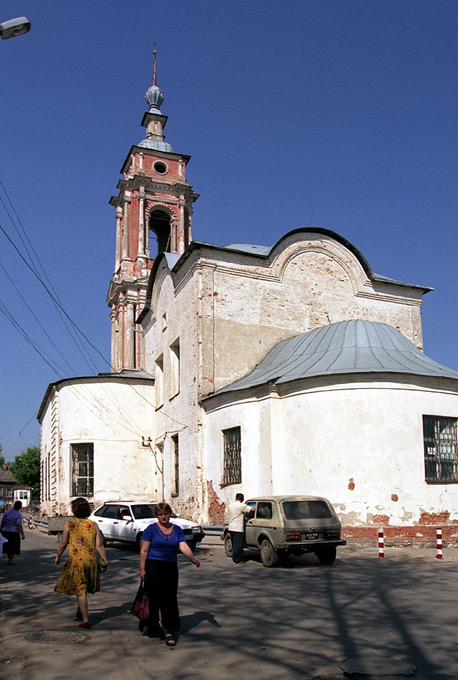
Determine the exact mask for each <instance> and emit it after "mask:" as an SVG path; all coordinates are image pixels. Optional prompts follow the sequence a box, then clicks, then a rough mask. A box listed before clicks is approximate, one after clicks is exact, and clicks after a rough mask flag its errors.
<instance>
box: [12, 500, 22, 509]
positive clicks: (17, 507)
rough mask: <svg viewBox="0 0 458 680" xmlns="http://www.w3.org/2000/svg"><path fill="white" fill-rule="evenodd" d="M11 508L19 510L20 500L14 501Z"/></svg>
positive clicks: (20, 506)
mask: <svg viewBox="0 0 458 680" xmlns="http://www.w3.org/2000/svg"><path fill="white" fill-rule="evenodd" d="M13 508H14V509H15V510H20V509H21V508H22V503H21V501H15V503H14V505H13Z"/></svg>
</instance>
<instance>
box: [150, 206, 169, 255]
mask: <svg viewBox="0 0 458 680" xmlns="http://www.w3.org/2000/svg"><path fill="white" fill-rule="evenodd" d="M148 226H149V232H150V235H149V247H150V253H151V256H152V257H153V253H154V252H155V253H156V255H158V254H159V253H162V252H166V253H170V252H171V229H170V215H168V214H167V213H166V212H165V211H163V210H154V211H153V212H152V213H151V215H150V218H149V225H148Z"/></svg>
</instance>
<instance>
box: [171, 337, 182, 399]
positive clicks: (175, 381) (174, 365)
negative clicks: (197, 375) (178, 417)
mask: <svg viewBox="0 0 458 680" xmlns="http://www.w3.org/2000/svg"><path fill="white" fill-rule="evenodd" d="M179 391H180V340H175V342H174V343H173V345H170V398H172V397H174V396H175V395H177V394H178V392H179Z"/></svg>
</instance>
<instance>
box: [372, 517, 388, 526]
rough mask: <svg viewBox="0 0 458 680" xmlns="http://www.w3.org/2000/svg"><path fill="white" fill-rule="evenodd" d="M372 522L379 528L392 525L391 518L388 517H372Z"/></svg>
mask: <svg viewBox="0 0 458 680" xmlns="http://www.w3.org/2000/svg"><path fill="white" fill-rule="evenodd" d="M371 520H372V522H373V523H374V524H376V525H377V527H384V526H388V524H389V523H390V518H389V517H388V515H372V518H371Z"/></svg>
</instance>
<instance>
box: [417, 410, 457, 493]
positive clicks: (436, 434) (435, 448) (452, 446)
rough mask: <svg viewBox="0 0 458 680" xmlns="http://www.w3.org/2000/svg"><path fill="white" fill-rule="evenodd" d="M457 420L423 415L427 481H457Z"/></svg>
mask: <svg viewBox="0 0 458 680" xmlns="http://www.w3.org/2000/svg"><path fill="white" fill-rule="evenodd" d="M456 425H457V421H456V419H455V418H442V417H439V416H423V442H424V450H425V478H426V481H427V482H457V481H458V465H457V437H456V434H457V426H456Z"/></svg>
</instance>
